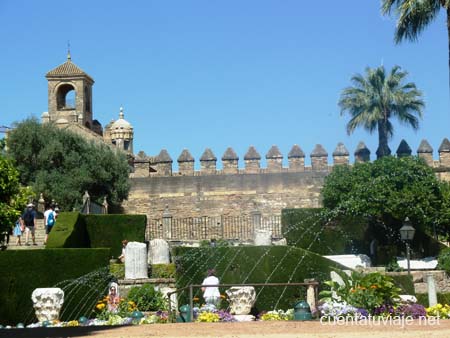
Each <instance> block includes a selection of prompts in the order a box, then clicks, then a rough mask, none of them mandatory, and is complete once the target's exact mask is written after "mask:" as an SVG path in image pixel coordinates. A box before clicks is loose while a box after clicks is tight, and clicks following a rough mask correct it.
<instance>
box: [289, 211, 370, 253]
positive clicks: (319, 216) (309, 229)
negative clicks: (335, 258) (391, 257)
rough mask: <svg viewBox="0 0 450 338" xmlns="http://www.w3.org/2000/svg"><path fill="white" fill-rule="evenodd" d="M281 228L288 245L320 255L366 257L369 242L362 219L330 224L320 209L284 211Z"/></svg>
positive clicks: (348, 218)
mask: <svg viewBox="0 0 450 338" xmlns="http://www.w3.org/2000/svg"><path fill="white" fill-rule="evenodd" d="M281 224H282V232H283V237H285V238H286V240H287V243H288V245H292V246H295V247H299V248H303V249H307V250H309V251H312V252H315V253H318V254H321V255H339V254H344V253H355V252H358V253H368V249H369V244H370V240H369V239H368V238H369V236H368V234H367V222H366V221H365V220H363V219H360V218H351V217H340V218H339V219H336V220H333V221H329V220H327V218H326V213H325V212H324V209H321V208H310V209H308V208H305V209H283V210H282V212H281Z"/></svg>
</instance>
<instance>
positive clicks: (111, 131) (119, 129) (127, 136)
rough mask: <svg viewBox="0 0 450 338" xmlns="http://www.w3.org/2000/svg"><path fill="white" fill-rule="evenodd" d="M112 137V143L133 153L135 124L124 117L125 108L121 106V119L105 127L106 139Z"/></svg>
mask: <svg viewBox="0 0 450 338" xmlns="http://www.w3.org/2000/svg"><path fill="white" fill-rule="evenodd" d="M106 137H107V138H108V139H111V143H112V144H114V145H115V146H116V148H117V149H120V150H124V151H125V152H128V153H130V154H133V138H134V131H133V126H132V125H131V124H130V122H128V121H127V120H125V119H124V113H123V108H122V107H120V112H119V119H118V120H116V121H115V122H113V123H112V124H110V125H108V126H107V127H106V128H105V139H106Z"/></svg>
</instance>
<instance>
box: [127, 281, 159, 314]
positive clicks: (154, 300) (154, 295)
mask: <svg viewBox="0 0 450 338" xmlns="http://www.w3.org/2000/svg"><path fill="white" fill-rule="evenodd" d="M127 300H128V301H132V302H134V303H135V304H136V307H137V308H138V309H139V311H159V310H166V309H167V301H166V300H165V299H164V295H163V294H162V293H161V292H160V291H157V290H155V288H154V286H153V285H151V284H144V285H142V286H135V287H132V288H131V289H130V291H129V292H128V295H127Z"/></svg>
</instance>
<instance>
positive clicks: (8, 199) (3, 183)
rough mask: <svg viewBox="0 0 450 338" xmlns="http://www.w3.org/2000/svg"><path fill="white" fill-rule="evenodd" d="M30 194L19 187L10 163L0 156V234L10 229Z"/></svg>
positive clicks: (17, 176) (13, 168)
mask: <svg viewBox="0 0 450 338" xmlns="http://www.w3.org/2000/svg"><path fill="white" fill-rule="evenodd" d="M30 194H31V190H29V189H27V188H23V187H21V186H20V182H19V172H18V171H17V169H16V168H15V167H14V165H13V163H12V161H10V160H8V159H7V158H5V157H4V156H2V155H0V232H1V231H4V230H5V229H11V228H12V226H13V225H14V223H15V221H16V220H17V218H18V217H19V215H20V213H21V211H22V210H23V208H24V206H25V204H26V202H27V198H28V197H29V196H30Z"/></svg>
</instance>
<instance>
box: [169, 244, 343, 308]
mask: <svg viewBox="0 0 450 338" xmlns="http://www.w3.org/2000/svg"><path fill="white" fill-rule="evenodd" d="M173 250H174V255H175V264H176V269H177V271H176V274H177V288H181V287H184V286H187V285H190V284H201V283H202V281H203V279H204V278H205V277H206V271H207V270H208V269H210V268H215V269H216V271H217V277H218V278H219V280H220V283H222V284H243V283H287V282H292V283H294V282H303V281H304V279H305V278H315V279H317V280H318V281H320V282H323V281H324V280H329V279H330V271H331V269H332V268H338V269H342V266H341V265H339V264H337V263H335V262H333V261H330V260H328V259H326V258H324V257H322V256H320V255H317V254H315V253H312V252H309V251H307V250H303V249H300V248H295V247H290V246H270V247H266V246H257V247H244V246H240V247H216V248H186V247H176V248H174V249H173ZM225 289H227V288H221V290H220V291H221V293H222V294H224V292H225ZM304 291H305V290H304V288H303V287H286V288H285V287H283V286H276V287H273V286H271V287H269V286H266V287H264V288H262V287H257V288H256V292H257V294H258V293H259V292H261V293H260V294H259V295H258V297H257V300H256V304H255V308H254V312H255V313H257V312H260V311H263V310H272V309H274V308H275V307H277V308H279V309H280V308H281V309H288V308H292V307H293V304H294V302H295V301H296V300H298V298H304V295H305V292H304ZM187 294H188V293H187V292H184V293H182V294H181V299H180V303H179V304H180V305H181V304H186V303H187V302H188V299H187ZM201 294H202V293H201V290H200V288H196V289H195V290H194V296H198V297H200V299H201ZM278 300H279V302H278Z"/></svg>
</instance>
